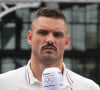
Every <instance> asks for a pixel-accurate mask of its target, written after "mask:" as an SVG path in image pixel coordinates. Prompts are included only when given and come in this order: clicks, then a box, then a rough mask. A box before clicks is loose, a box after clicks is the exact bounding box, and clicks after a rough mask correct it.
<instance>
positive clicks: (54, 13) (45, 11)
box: [35, 7, 67, 22]
mask: <svg viewBox="0 0 100 90" xmlns="http://www.w3.org/2000/svg"><path fill="white" fill-rule="evenodd" d="M40 16H45V17H51V18H57V19H59V18H60V19H63V20H64V21H65V22H67V21H66V17H65V16H64V14H63V13H62V12H61V11H60V10H59V9H57V8H49V7H41V8H39V9H38V11H37V13H36V16H35V18H39V17H40Z"/></svg>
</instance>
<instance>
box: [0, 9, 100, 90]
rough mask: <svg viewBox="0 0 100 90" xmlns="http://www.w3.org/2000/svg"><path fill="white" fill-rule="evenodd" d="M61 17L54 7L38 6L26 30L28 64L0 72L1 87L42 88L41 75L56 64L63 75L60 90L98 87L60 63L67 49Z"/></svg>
mask: <svg viewBox="0 0 100 90" xmlns="http://www.w3.org/2000/svg"><path fill="white" fill-rule="evenodd" d="M66 34H67V21H66V19H65V16H64V15H63V14H62V13H61V12H60V11H59V10H57V9H53V8H40V9H39V10H38V11H37V14H36V16H35V18H34V20H33V22H32V30H30V31H28V33H27V37H28V43H29V45H30V46H31V48H32V51H31V58H30V60H29V63H28V64H27V65H26V66H24V67H22V68H19V69H17V70H13V71H10V72H7V73H4V74H1V75H0V89H1V90H43V88H42V84H41V76H42V73H43V71H44V69H46V68H50V67H58V68H59V69H60V70H61V72H62V75H63V85H62V90H100V88H99V86H98V85H97V84H96V83H94V82H93V81H92V80H89V79H86V78H84V77H82V76H80V75H78V74H76V73H74V72H72V71H70V70H68V69H67V68H66V67H65V65H64V63H63V54H64V49H65V48H68V46H69V42H70V36H68V35H67V36H66Z"/></svg>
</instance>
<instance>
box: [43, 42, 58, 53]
mask: <svg viewBox="0 0 100 90" xmlns="http://www.w3.org/2000/svg"><path fill="white" fill-rule="evenodd" d="M46 47H52V48H53V49H54V50H56V51H57V48H56V47H55V46H54V45H53V44H52V43H47V44H46V45H45V46H43V47H42V50H43V49H45V48H46Z"/></svg>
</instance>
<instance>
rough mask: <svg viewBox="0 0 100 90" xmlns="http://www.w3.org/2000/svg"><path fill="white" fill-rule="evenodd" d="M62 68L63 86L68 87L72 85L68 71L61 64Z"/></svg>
mask: <svg viewBox="0 0 100 90" xmlns="http://www.w3.org/2000/svg"><path fill="white" fill-rule="evenodd" d="M63 68H64V72H63V86H65V87H69V86H71V85H72V83H73V81H72V78H71V75H70V74H69V72H68V69H67V68H66V66H65V64H64V63H63Z"/></svg>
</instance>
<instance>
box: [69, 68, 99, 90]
mask: <svg viewBox="0 0 100 90" xmlns="http://www.w3.org/2000/svg"><path fill="white" fill-rule="evenodd" d="M68 73H69V75H70V77H71V79H72V80H73V84H76V85H79V86H80V87H83V88H84V86H85V87H87V88H92V89H91V90H93V88H94V90H95V88H98V89H100V88H99V85H98V84H96V83H95V82H94V81H93V80H91V79H89V78H86V77H84V76H82V75H80V74H78V73H75V72H73V71H71V70H68ZM96 90H97V89H96Z"/></svg>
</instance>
